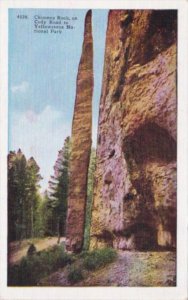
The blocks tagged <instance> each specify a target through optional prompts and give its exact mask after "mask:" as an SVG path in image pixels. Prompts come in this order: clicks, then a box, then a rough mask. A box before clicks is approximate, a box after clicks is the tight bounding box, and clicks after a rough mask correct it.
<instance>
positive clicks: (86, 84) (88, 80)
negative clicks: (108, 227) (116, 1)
mask: <svg viewBox="0 0 188 300" xmlns="http://www.w3.org/2000/svg"><path fill="white" fill-rule="evenodd" d="M91 16H92V14H91V11H88V13H87V15H86V20H85V32H84V42H83V48H82V56H81V60H80V64H79V69H78V76H77V89H76V101H75V108H74V117H73V125H72V136H71V146H72V148H71V159H70V182H71V185H70V188H69V195H68V214H67V222H66V248H67V250H70V251H74V252H77V251H80V250H81V247H82V243H83V233H84V220H85V205H86V193H87V173H88V166H89V158H90V150H91V129H92V119H91V116H92V93H93V38H92V24H91ZM75 46H76V45H75Z"/></svg>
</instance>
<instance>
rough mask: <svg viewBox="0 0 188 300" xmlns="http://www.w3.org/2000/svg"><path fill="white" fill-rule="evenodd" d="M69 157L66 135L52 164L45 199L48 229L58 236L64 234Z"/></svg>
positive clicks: (68, 144)
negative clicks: (52, 172)
mask: <svg viewBox="0 0 188 300" xmlns="http://www.w3.org/2000/svg"><path fill="white" fill-rule="evenodd" d="M69 159H70V137H67V138H66V139H65V142H64V146H63V148H62V149H61V150H60V151H59V153H58V158H57V160H56V163H55V165H54V175H53V176H51V179H50V181H49V192H48V201H47V208H48V211H49V214H48V220H47V223H48V224H47V227H48V229H49V230H48V231H51V233H52V234H53V235H54V234H55V235H56V234H58V236H60V235H64V234H65V223H66V215H67V197H68V185H69ZM49 225H50V226H49ZM49 227H50V228H49Z"/></svg>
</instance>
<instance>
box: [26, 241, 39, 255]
mask: <svg viewBox="0 0 188 300" xmlns="http://www.w3.org/2000/svg"><path fill="white" fill-rule="evenodd" d="M36 252H37V249H36V247H35V245H34V244H31V245H30V246H29V248H28V250H27V255H28V256H29V255H33V254H35V253H36Z"/></svg>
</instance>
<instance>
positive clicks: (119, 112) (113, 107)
mask: <svg viewBox="0 0 188 300" xmlns="http://www.w3.org/2000/svg"><path fill="white" fill-rule="evenodd" d="M176 33H177V12H176V11H175V10H170V11H169V10H127V11H126V10H113V11H110V12H109V18H108V28H107V37H106V50H105V64H104V75H103V87H102V95H101V101H100V111H99V127H98V143H97V167H96V176H95V189H94V203H93V211H92V224H91V242H90V248H91V249H93V248H96V247H103V246H105V245H108V246H113V247H115V248H120V249H150V248H155V247H157V246H165V247H175V246H176Z"/></svg>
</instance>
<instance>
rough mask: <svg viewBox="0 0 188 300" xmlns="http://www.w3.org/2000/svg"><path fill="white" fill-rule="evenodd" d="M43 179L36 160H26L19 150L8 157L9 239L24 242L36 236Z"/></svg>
mask: <svg viewBox="0 0 188 300" xmlns="http://www.w3.org/2000/svg"><path fill="white" fill-rule="evenodd" d="M40 179H41V176H40V175H39V167H38V166H37V164H36V162H35V160H34V159H33V158H31V159H30V160H29V161H27V160H26V158H25V156H24V154H23V153H22V151H21V150H20V149H19V150H18V152H17V153H16V152H15V151H11V152H10V153H9V155H8V238H9V241H13V240H22V239H24V238H29V237H31V236H33V235H34V221H35V219H34V215H35V211H36V203H37V199H39V194H38V188H39V186H38V182H39V180H40Z"/></svg>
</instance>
